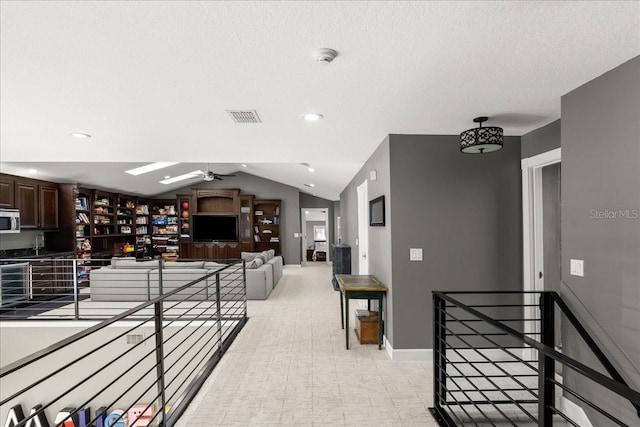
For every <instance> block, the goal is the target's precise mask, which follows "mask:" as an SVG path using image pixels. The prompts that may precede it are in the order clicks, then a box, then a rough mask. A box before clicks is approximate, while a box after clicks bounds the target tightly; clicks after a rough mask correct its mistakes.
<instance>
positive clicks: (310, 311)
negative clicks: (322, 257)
mask: <svg viewBox="0 0 640 427" xmlns="http://www.w3.org/2000/svg"><path fill="white" fill-rule="evenodd" d="M248 310H249V321H248V323H247V325H246V326H245V328H244V329H243V331H242V332H241V333H240V335H239V336H238V337H237V338H236V341H235V342H234V343H233V345H232V346H231V348H230V349H229V351H228V352H227V353H226V355H225V356H224V357H223V359H222V361H221V362H220V364H219V365H218V366H217V367H216V369H215V370H214V372H213V374H212V375H211V377H210V378H209V379H208V380H207V382H206V383H205V384H204V386H203V388H202V389H201V390H200V392H199V393H198V395H197V396H196V398H195V399H194V401H193V403H192V404H191V406H190V407H189V409H188V410H187V411H186V412H185V414H184V415H183V416H182V418H181V419H180V421H179V422H178V423H177V426H178V427H209V426H250V425H253V426H264V425H290V426H294V425H295V426H317V425H332V426H335V425H344V426H352V425H364V424H372V425H386V426H436V425H437V424H436V423H435V421H434V420H433V418H432V417H431V415H430V414H429V411H428V409H427V408H428V407H429V406H430V405H431V402H432V385H431V384H432V381H431V377H432V365H431V363H426V362H392V361H391V360H390V359H389V356H388V354H387V353H386V351H385V350H384V349H383V350H381V351H379V350H378V349H377V346H376V345H363V346H361V345H359V344H358V342H357V339H356V337H355V334H354V333H353V330H351V337H350V343H351V346H352V347H351V349H350V350H349V351H347V350H345V348H344V331H343V330H342V329H341V327H340V315H339V313H340V304H339V294H338V293H337V292H335V291H334V290H333V289H332V287H331V267H330V266H329V265H327V264H325V263H309V264H307V266H305V267H304V268H291V269H285V270H284V277H283V278H282V279H281V281H280V283H279V284H278V286H277V287H276V289H274V291H273V292H272V293H271V295H270V296H269V299H268V300H266V301H249V302H248Z"/></svg>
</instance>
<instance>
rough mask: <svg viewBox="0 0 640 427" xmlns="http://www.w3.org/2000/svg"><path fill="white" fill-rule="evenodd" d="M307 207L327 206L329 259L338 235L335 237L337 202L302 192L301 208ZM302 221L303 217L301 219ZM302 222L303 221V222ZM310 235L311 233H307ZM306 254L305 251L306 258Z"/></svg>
mask: <svg viewBox="0 0 640 427" xmlns="http://www.w3.org/2000/svg"><path fill="white" fill-rule="evenodd" d="M305 208H327V220H328V222H329V230H327V233H328V236H327V239H328V242H327V245H328V248H329V251H328V252H327V259H330V258H331V242H335V241H337V237H335V232H336V213H335V202H333V201H331V200H327V199H323V198H322V197H317V196H312V195H311V194H307V193H302V192H301V193H300V209H301V210H302V209H305ZM300 221H302V218H301V219H300ZM301 224H302V222H301ZM307 236H310V234H307ZM305 256H306V254H305V253H303V254H302V257H303V258H304V257H305Z"/></svg>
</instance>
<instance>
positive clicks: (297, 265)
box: [282, 264, 302, 268]
mask: <svg viewBox="0 0 640 427" xmlns="http://www.w3.org/2000/svg"><path fill="white" fill-rule="evenodd" d="M282 268H302V264H286V265H283V266H282Z"/></svg>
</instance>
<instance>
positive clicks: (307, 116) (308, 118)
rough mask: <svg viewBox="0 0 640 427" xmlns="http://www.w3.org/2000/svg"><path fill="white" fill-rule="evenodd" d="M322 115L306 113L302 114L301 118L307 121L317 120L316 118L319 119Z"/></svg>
mask: <svg viewBox="0 0 640 427" xmlns="http://www.w3.org/2000/svg"><path fill="white" fill-rule="evenodd" d="M323 117H324V116H323V115H322V114H320V113H306V114H303V115H302V118H303V119H305V120H306V121H308V122H317V121H318V120H320V119H321V118H323Z"/></svg>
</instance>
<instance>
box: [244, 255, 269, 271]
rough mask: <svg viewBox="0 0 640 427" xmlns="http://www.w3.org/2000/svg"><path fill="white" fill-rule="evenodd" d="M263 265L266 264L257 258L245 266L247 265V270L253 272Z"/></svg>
mask: <svg viewBox="0 0 640 427" xmlns="http://www.w3.org/2000/svg"><path fill="white" fill-rule="evenodd" d="M262 264H264V263H263V262H262V260H261V259H260V258H258V257H256V258H255V259H254V260H253V261H251V262H248V263H246V264H245V265H246V268H248V269H250V270H253V269H256V268H259V267H260V266H261V265H262Z"/></svg>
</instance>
